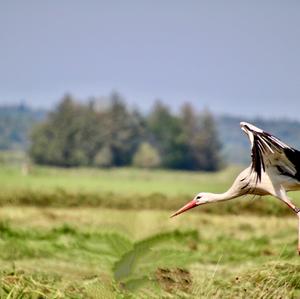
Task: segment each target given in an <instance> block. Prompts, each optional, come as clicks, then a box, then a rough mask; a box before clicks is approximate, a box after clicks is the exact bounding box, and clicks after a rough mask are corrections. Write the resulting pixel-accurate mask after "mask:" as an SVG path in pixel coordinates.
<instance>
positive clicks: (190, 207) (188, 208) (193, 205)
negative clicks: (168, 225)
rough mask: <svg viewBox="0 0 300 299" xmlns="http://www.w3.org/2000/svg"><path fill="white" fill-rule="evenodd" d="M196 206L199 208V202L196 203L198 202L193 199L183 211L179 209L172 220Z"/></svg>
mask: <svg viewBox="0 0 300 299" xmlns="http://www.w3.org/2000/svg"><path fill="white" fill-rule="evenodd" d="M196 206H197V202H196V200H194V199H193V200H192V201H190V202H189V203H187V204H186V205H185V206H183V207H182V208H181V209H179V210H178V211H177V212H175V213H174V214H172V215H171V217H170V218H172V217H175V216H177V215H179V214H181V213H183V212H185V211H187V210H190V209H192V208H195V207H196Z"/></svg>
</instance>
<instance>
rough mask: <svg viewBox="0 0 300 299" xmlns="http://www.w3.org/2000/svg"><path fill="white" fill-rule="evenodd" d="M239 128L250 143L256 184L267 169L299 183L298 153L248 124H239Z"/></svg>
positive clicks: (299, 164)
mask: <svg viewBox="0 0 300 299" xmlns="http://www.w3.org/2000/svg"><path fill="white" fill-rule="evenodd" d="M241 128H242V130H243V131H244V132H245V133H246V134H247V135H248V137H249V139H250V142H251V151H252V153H251V157H252V165H251V170H252V171H253V172H254V173H255V174H256V182H260V181H261V176H262V173H263V172H265V171H266V169H267V168H269V167H276V168H277V170H278V171H279V173H280V174H282V175H285V176H289V177H292V178H295V179H297V180H298V181H299V182H300V152H299V151H297V150H296V149H294V148H292V147H291V146H289V145H287V144H285V143H284V142H282V141H281V140H280V139H278V138H277V137H275V136H273V135H271V134H269V133H267V132H265V131H263V130H261V129H259V128H257V127H255V126H253V125H251V124H249V123H246V122H241Z"/></svg>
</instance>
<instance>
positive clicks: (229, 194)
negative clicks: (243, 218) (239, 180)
mask: <svg viewBox="0 0 300 299" xmlns="http://www.w3.org/2000/svg"><path fill="white" fill-rule="evenodd" d="M238 196H239V194H238V193H237V192H236V191H235V190H234V189H233V188H230V189H228V190H227V191H226V192H224V193H211V194H210V199H209V201H208V202H217V201H225V200H230V199H232V198H236V197H238Z"/></svg>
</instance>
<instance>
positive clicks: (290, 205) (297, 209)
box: [280, 196, 300, 255]
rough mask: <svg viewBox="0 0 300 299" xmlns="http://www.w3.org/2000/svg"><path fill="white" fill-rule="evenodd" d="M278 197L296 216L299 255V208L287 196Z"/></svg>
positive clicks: (299, 251)
mask: <svg viewBox="0 0 300 299" xmlns="http://www.w3.org/2000/svg"><path fill="white" fill-rule="evenodd" d="M280 199H281V200H283V201H284V202H285V203H286V204H287V205H288V207H289V208H290V209H292V210H293V211H294V212H295V213H296V215H297V216H298V254H299V255H300V209H299V208H298V207H296V206H295V205H294V204H293V203H292V202H291V201H290V199H289V198H288V197H287V196H285V197H284V198H283V197H281V198H280Z"/></svg>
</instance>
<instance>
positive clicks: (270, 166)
mask: <svg viewBox="0 0 300 299" xmlns="http://www.w3.org/2000/svg"><path fill="white" fill-rule="evenodd" d="M241 128H242V130H243V131H244V132H245V133H246V134H247V135H248V137H249V140H250V143H251V157H252V163H251V165H250V166H249V167H248V168H246V169H245V170H243V171H242V172H241V173H240V174H239V175H238V176H237V178H236V179H235V181H234V182H233V184H232V186H231V187H230V188H229V189H228V190H227V191H226V192H225V193H222V194H214V193H203V192H202V193H199V194H197V195H196V196H195V198H194V199H193V200H192V201H191V202H189V203H188V204H186V205H185V206H184V207H182V208H181V209H179V210H178V211H177V212H176V213H174V214H173V215H172V216H176V215H178V214H181V213H183V212H185V211H187V210H189V209H191V208H194V207H196V206H198V205H202V204H206V203H211V202H218V201H224V200H229V199H233V198H236V197H239V196H243V195H247V194H253V195H259V196H264V195H272V196H274V197H276V198H278V199H280V200H281V201H283V202H284V203H285V204H287V205H288V207H289V208H291V209H292V210H293V211H294V212H295V213H296V214H297V215H298V218H299V241H298V252H299V254H300V209H299V208H297V207H296V206H295V205H294V204H293V203H292V202H291V200H290V199H289V198H288V196H287V192H289V191H296V190H300V151H298V150H296V149H294V148H292V147H291V146H289V145H287V144H285V143H284V142H282V141H281V140H279V139H278V138H276V137H275V136H273V135H271V134H269V133H267V132H265V131H263V130H261V129H259V128H257V127H255V126H253V125H251V124H249V123H246V122H241Z"/></svg>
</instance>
